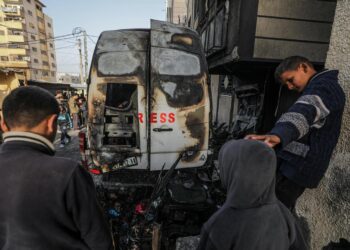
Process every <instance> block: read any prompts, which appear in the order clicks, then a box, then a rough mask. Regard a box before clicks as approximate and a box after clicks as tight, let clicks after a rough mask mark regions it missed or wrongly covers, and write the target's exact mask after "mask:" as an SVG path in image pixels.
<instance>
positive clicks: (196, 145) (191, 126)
mask: <svg viewBox="0 0 350 250" xmlns="http://www.w3.org/2000/svg"><path fill="white" fill-rule="evenodd" d="M175 38H176V39H175ZM150 54H151V64H150V65H151V69H150V72H151V77H150V96H151V100H152V104H151V105H150V107H149V113H150V114H151V115H152V120H153V121H154V122H152V120H151V123H150V126H151V129H150V135H151V136H150V138H151V146H150V149H151V170H159V169H161V168H162V165H163V164H165V167H164V168H165V169H168V168H169V167H170V165H171V163H172V161H173V160H176V158H177V157H178V155H179V154H180V153H181V152H184V151H186V152H188V153H187V154H185V156H184V157H183V158H182V159H181V161H180V162H179V165H178V168H183V167H197V166H202V165H203V164H204V163H205V159H206V158H207V150H208V141H209V111H210V104H209V91H208V72H207V66H206V63H205V57H204V52H203V49H202V46H201V42H200V39H199V36H198V35H197V34H196V33H195V32H194V31H192V30H190V31H189V30H188V29H187V28H183V27H179V26H174V25H172V24H168V23H165V22H160V21H154V20H152V22H151V53H150ZM159 114H164V118H165V117H166V116H167V114H171V115H172V118H171V119H170V120H169V119H168V120H167V119H164V120H163V123H162V122H160V119H159V117H158V115H159ZM161 131H163V132H162V133H160V132H161ZM169 140H171V143H169Z"/></svg>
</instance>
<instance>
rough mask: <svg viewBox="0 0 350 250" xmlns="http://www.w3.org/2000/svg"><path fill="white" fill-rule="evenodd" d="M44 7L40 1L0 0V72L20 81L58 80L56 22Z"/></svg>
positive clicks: (19, 82) (22, 82)
mask: <svg viewBox="0 0 350 250" xmlns="http://www.w3.org/2000/svg"><path fill="white" fill-rule="evenodd" d="M43 8H45V5H44V4H43V3H41V2H40V1H39V0H0V72H2V73H0V74H4V77H6V78H11V79H12V78H14V79H17V80H18V84H25V82H26V80H36V81H44V82H56V55H55V45H54V40H53V37H54V32H53V24H52V19H51V18H50V17H49V16H47V15H45V14H44V13H43ZM11 81H12V80H11ZM5 82H6V81H5ZM7 82H9V81H7Z"/></svg>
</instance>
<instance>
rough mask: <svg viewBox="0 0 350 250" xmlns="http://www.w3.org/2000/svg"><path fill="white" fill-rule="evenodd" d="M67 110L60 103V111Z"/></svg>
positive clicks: (64, 111)
mask: <svg viewBox="0 0 350 250" xmlns="http://www.w3.org/2000/svg"><path fill="white" fill-rule="evenodd" d="M66 112H67V110H66V108H65V107H64V106H62V105H60V113H66Z"/></svg>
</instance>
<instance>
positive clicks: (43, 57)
mask: <svg viewBox="0 0 350 250" xmlns="http://www.w3.org/2000/svg"><path fill="white" fill-rule="evenodd" d="M41 60H43V61H47V62H48V61H49V57H48V56H47V55H43V54H41Z"/></svg>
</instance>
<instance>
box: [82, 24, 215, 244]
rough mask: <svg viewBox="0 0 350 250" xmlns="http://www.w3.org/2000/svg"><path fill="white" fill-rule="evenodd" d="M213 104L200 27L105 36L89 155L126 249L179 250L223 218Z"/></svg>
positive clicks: (97, 61)
mask: <svg viewBox="0 0 350 250" xmlns="http://www.w3.org/2000/svg"><path fill="white" fill-rule="evenodd" d="M209 97H210V95H209V86H208V71H207V65H206V60H205V55H204V52H203V49H202V46H201V41H200V38H199V37H198V35H197V33H196V32H194V31H192V30H191V29H188V28H184V27H179V26H176V25H173V24H169V23H166V22H162V21H156V20H152V21H151V28H150V29H133V30H116V31H105V32H103V33H102V34H101V35H100V37H99V39H98V42H97V44H96V48H95V52H94V55H93V59H92V66H91V69H90V76H89V80H88V125H87V130H86V131H82V132H81V133H80V149H81V155H82V162H83V164H84V165H85V166H86V168H87V169H88V170H89V171H90V172H91V173H93V176H94V179H95V183H96V187H97V189H98V193H99V198H100V201H101V203H102V206H103V207H104V209H105V211H106V214H107V215H108V217H109V221H110V225H111V230H112V232H113V235H114V238H115V240H116V244H117V245H118V246H119V247H120V249H173V248H174V247H175V243H176V240H177V239H178V238H181V237H185V236H189V235H198V234H199V233H200V228H201V226H202V224H203V222H205V221H206V220H207V219H208V217H209V216H210V215H211V214H212V213H213V212H214V211H215V209H216V204H217V203H218V202H219V200H220V194H221V193H220V190H219V189H218V188H217V187H216V186H217V185H215V183H216V182H215V181H214V180H215V179H217V178H215V176H217V174H216V171H215V168H213V167H212V166H213V164H212V154H211V150H210V147H209V136H210V127H211V126H210V98H209Z"/></svg>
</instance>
